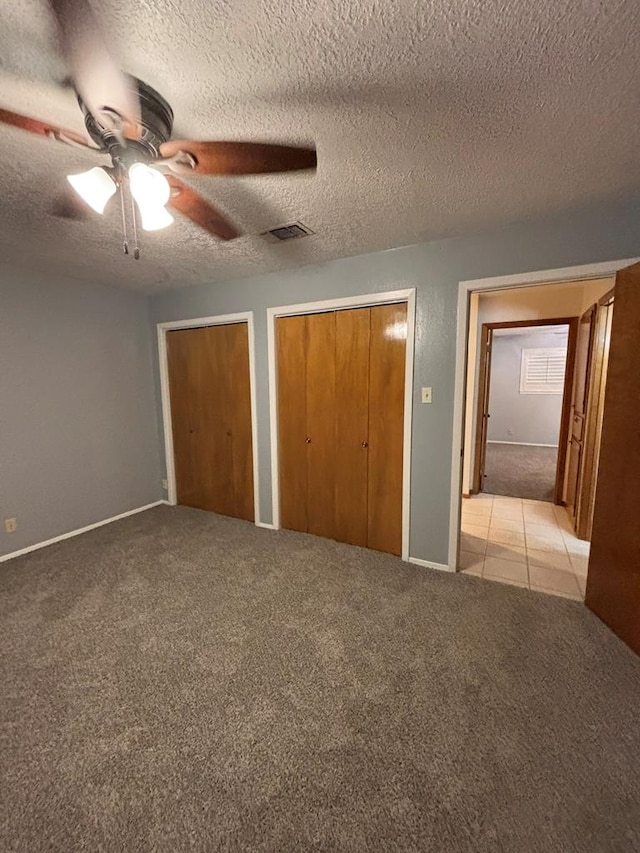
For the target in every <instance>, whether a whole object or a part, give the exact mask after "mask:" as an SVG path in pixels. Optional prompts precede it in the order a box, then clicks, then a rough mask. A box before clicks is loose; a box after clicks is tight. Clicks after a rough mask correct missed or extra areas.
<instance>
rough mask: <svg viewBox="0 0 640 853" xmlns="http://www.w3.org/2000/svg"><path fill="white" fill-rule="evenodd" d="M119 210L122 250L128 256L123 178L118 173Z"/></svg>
mask: <svg viewBox="0 0 640 853" xmlns="http://www.w3.org/2000/svg"><path fill="white" fill-rule="evenodd" d="M120 209H121V210H122V240H123V242H122V248H123V250H124V253H125V255H128V254H129V240H128V239H127V216H126V213H125V209H124V178H123V176H122V172H120Z"/></svg>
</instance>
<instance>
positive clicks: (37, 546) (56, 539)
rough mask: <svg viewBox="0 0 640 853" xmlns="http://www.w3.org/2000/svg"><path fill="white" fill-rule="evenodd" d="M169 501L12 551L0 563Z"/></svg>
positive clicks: (147, 506)
mask: <svg viewBox="0 0 640 853" xmlns="http://www.w3.org/2000/svg"><path fill="white" fill-rule="evenodd" d="M165 503H167V501H154V502H153V503H152V504H146V505H145V506H139V507H136V509H130V510H127V512H121V513H120V515H114V516H113V517H112V518H105V519H104V520H103V521H96V523H95V524H88V525H87V526H86V527H80V528H78V530H70V531H69V532H68V533H62V534H61V535H60V536H54V537H53V539H45V541H44V542H37V543H36V544H35V545H28V546H27V547H26V548H20V550H19V551H11V553H10V554H3V555H2V556H0V563H4V562H5V561H6V560H13V559H14V558H15V557H21V556H22V555H23V554H29V553H30V552H31V551H38V550H39V549H40V548H46V547H47V545H54V544H55V543H56V542H62V541H63V540H64V539H72V538H73V537H74V536H80V534H81V533H88V532H89V531H90V530H95V529H96V527H104V525H105V524H111V522H112V521H120V519H121V518H127V516H129V515H136V514H137V513H139V512H144V511H145V510H147V509H152V508H153V507H154V506H160V504H165Z"/></svg>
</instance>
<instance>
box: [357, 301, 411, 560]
mask: <svg viewBox="0 0 640 853" xmlns="http://www.w3.org/2000/svg"><path fill="white" fill-rule="evenodd" d="M406 347H407V305H406V303H400V304H397V305H378V306H376V307H375V308H372V309H371V339H370V348H369V448H368V453H369V468H368V484H367V492H368V501H367V504H368V506H367V519H368V532H367V544H368V547H369V548H373V549H374V550H376V551H387V552H388V553H390V554H397V555H398V556H399V555H400V554H401V552H402V467H403V466H402V462H403V437H404V378H405V357H406Z"/></svg>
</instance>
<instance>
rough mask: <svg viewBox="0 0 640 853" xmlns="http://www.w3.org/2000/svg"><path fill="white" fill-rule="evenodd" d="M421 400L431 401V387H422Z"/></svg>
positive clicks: (424, 401)
mask: <svg viewBox="0 0 640 853" xmlns="http://www.w3.org/2000/svg"><path fill="white" fill-rule="evenodd" d="M422 402H423V403H430V402H431V387H429V388H423V389H422Z"/></svg>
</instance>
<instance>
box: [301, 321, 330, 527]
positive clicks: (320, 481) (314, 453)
mask: <svg viewBox="0 0 640 853" xmlns="http://www.w3.org/2000/svg"><path fill="white" fill-rule="evenodd" d="M306 320H307V375H306V388H305V391H306V398H307V437H306V444H307V518H308V525H307V530H308V531H309V533H313V534H315V535H316V536H326V537H328V538H330V539H334V538H336V317H335V312H333V311H331V312H327V313H323V314H309V315H308V316H307V318H306Z"/></svg>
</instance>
